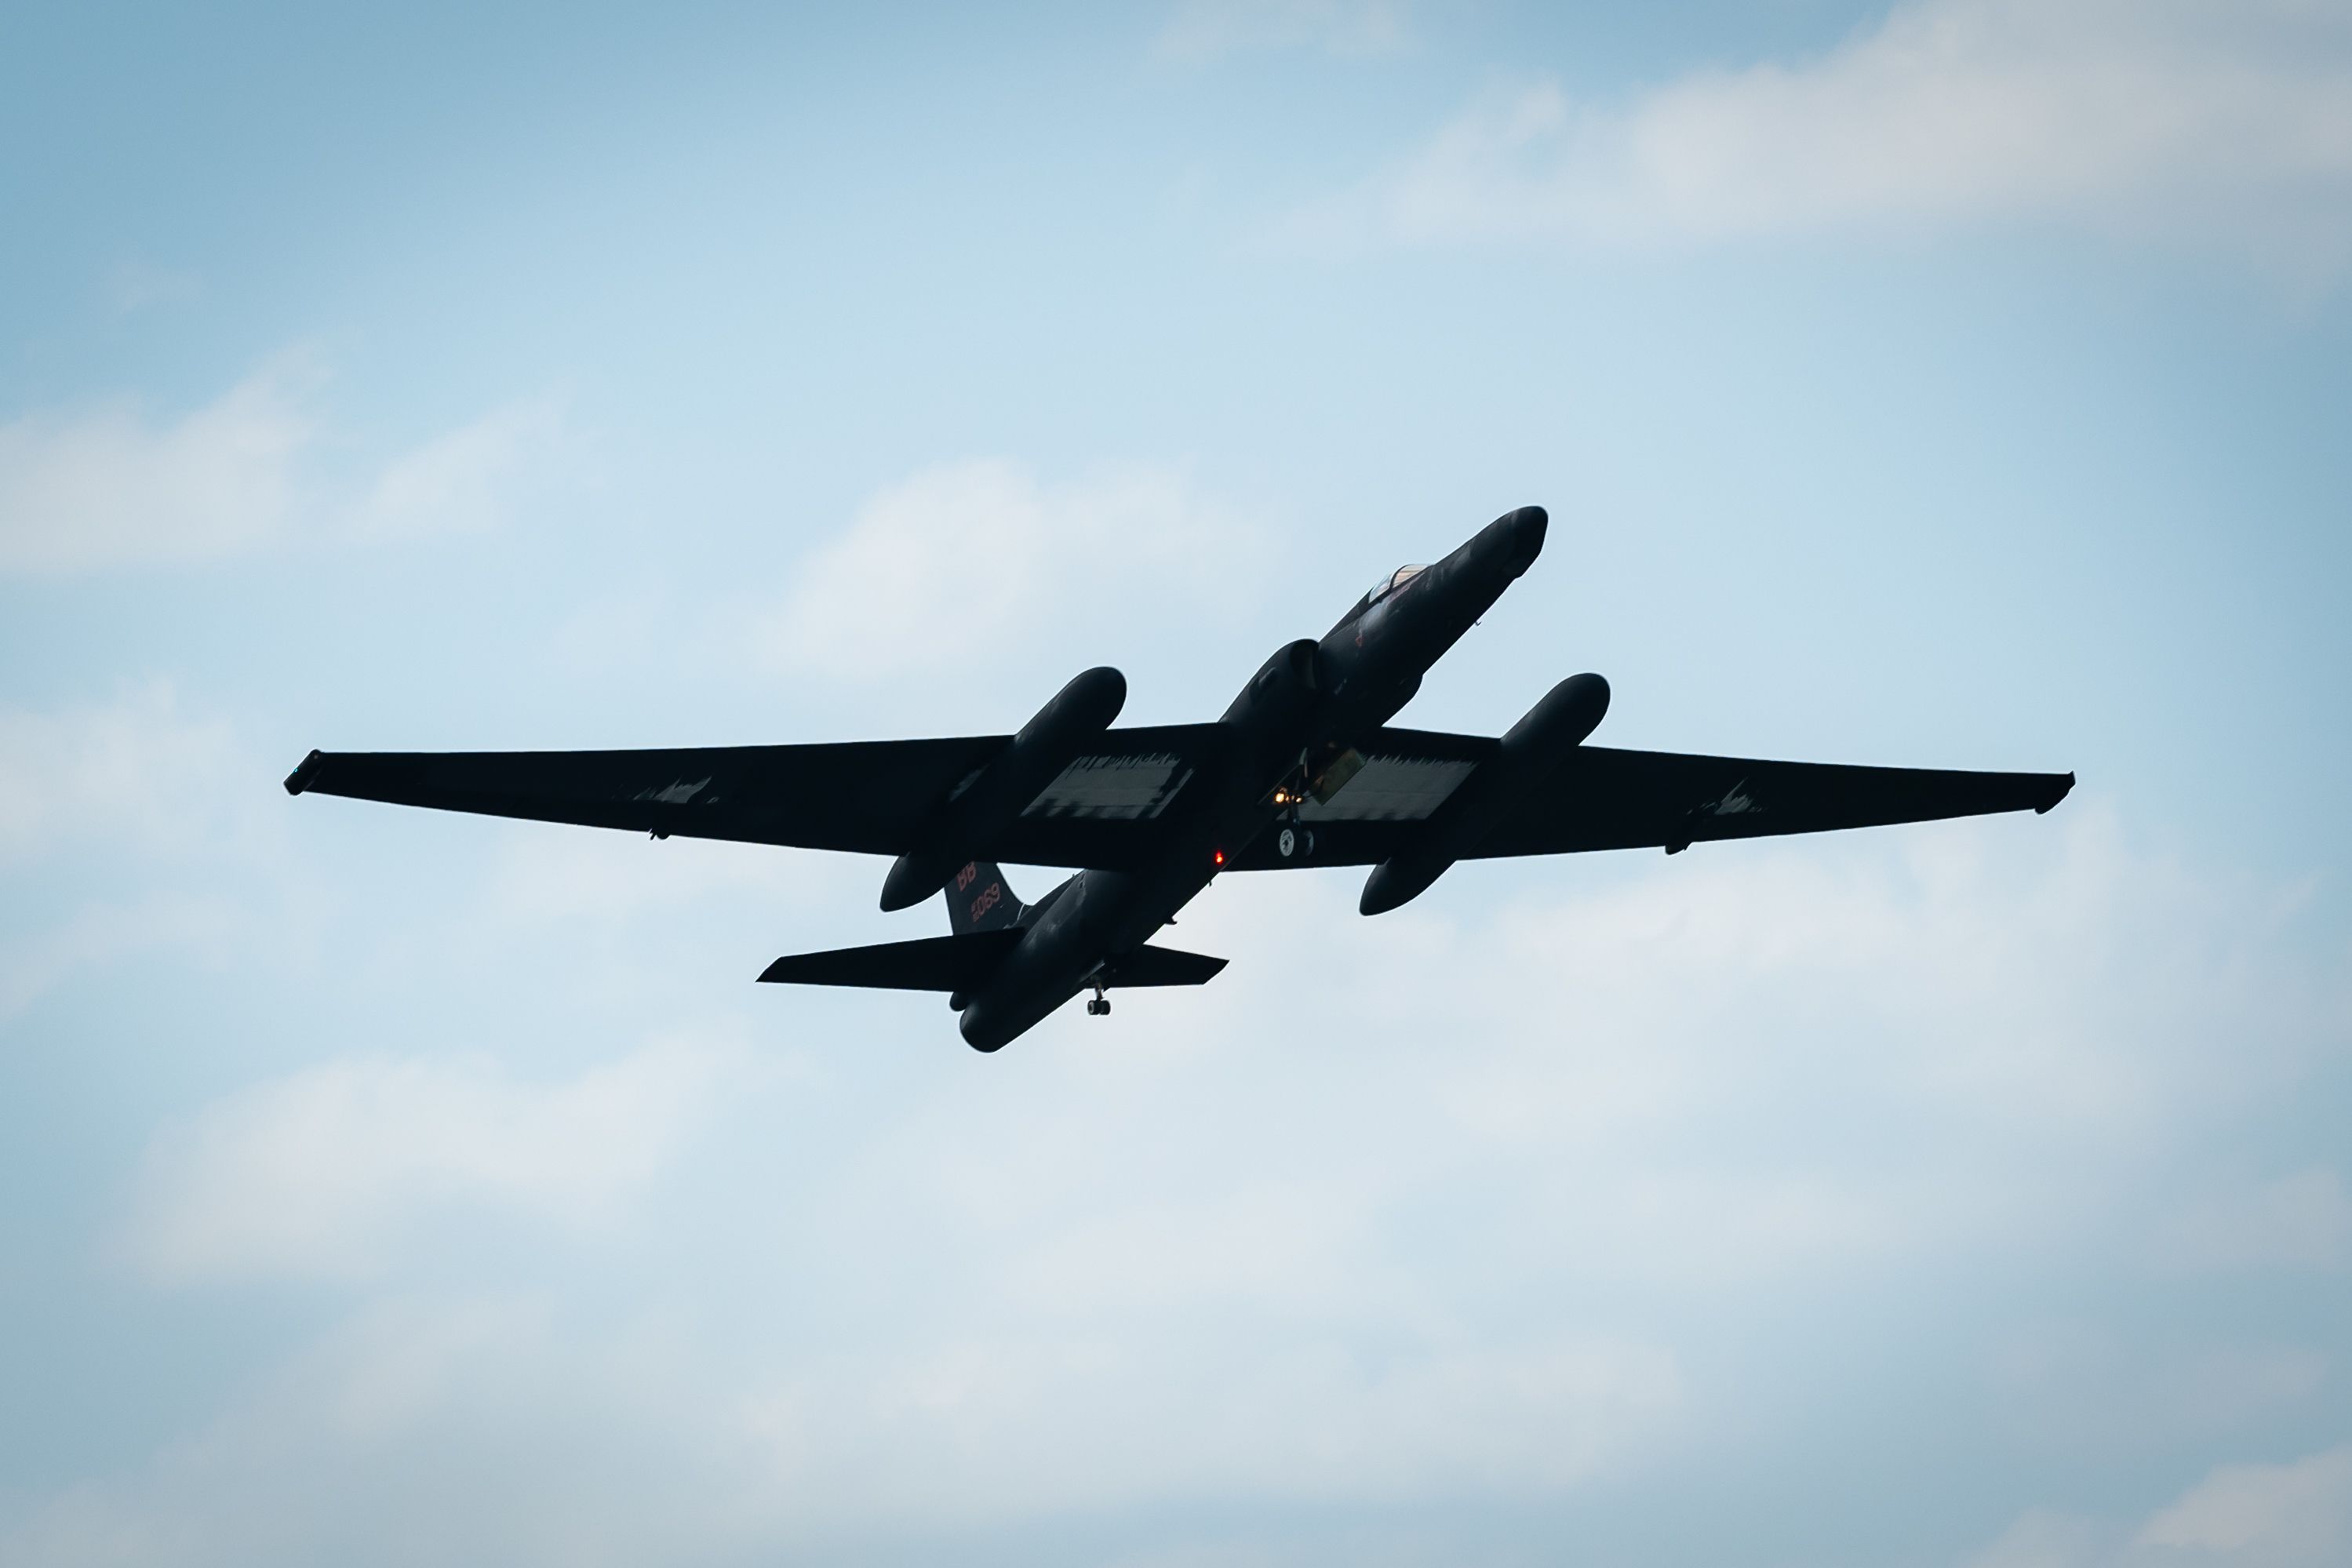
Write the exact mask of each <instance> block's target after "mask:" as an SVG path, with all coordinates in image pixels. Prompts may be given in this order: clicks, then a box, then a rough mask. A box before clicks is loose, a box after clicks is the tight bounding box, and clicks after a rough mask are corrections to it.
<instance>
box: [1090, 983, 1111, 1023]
mask: <svg viewBox="0 0 2352 1568" xmlns="http://www.w3.org/2000/svg"><path fill="white" fill-rule="evenodd" d="M1087 1017H1089V1018H1098V1019H1104V1018H1108V1017H1110V998H1108V997H1107V996H1105V995H1103V988H1101V987H1100V986H1097V987H1096V988H1095V994H1094V995H1093V996H1091V997H1089V998H1087Z"/></svg>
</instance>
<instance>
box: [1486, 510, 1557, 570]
mask: <svg viewBox="0 0 2352 1568" xmlns="http://www.w3.org/2000/svg"><path fill="white" fill-rule="evenodd" d="M1550 525H1551V517H1550V515H1549V513H1547V512H1546V511H1545V510H1544V509H1543V508H1542V507H1520V508H1519V509H1518V510H1517V511H1516V512H1505V513H1504V514H1503V515H1502V516H1501V517H1496V519H1495V520H1494V521H1493V522H1491V523H1489V524H1487V525H1486V530H1485V536H1486V539H1488V540H1490V541H1492V544H1491V545H1490V547H1489V548H1490V549H1492V552H1493V555H1494V557H1495V558H1496V559H1500V560H1501V561H1502V562H1503V563H1504V564H1505V565H1506V566H1507V568H1508V569H1509V570H1510V573H1511V575H1512V576H1513V577H1517V575H1518V574H1519V573H1521V572H1523V571H1525V570H1528V567H1529V566H1531V565H1533V564H1534V563H1535V559H1536V557H1537V556H1538V554H1540V553H1541V552H1542V550H1543V546H1544V530H1545V529H1546V528H1549V527H1550Z"/></svg>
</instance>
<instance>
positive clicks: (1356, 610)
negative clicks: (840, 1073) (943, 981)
mask: <svg viewBox="0 0 2352 1568" xmlns="http://www.w3.org/2000/svg"><path fill="white" fill-rule="evenodd" d="M1545 528H1546V517H1545V514H1544V511H1543V508H1542V507H1521V508H1519V509H1518V510H1517V511H1515V512H1511V513H1508V514H1507V515H1506V516H1504V517H1497V518H1496V520H1495V521H1494V522H1492V523H1489V524H1488V525H1487V526H1486V527H1485V528H1481V529H1480V530H1479V531H1478V532H1477V533H1475V534H1474V535H1473V536H1471V538H1469V539H1468V540H1466V541H1465V542H1464V543H1463V544H1462V545H1461V546H1460V548H1458V549H1455V550H1454V552H1453V553H1452V554H1450V555H1448V556H1446V557H1445V558H1444V559H1443V560H1440V561H1437V562H1435V563H1434V564H1433V565H1430V566H1427V567H1423V568H1422V569H1420V570H1417V571H1411V569H1407V570H1408V571H1411V575H1410V576H1407V575H1404V574H1403V573H1400V574H1399V579H1397V580H1391V582H1390V583H1389V584H1388V585H1386V587H1385V591H1376V592H1375V593H1370V594H1367V595H1366V596H1365V597H1364V598H1363V599H1362V600H1360V601H1358V602H1357V604H1356V605H1355V606H1354V607H1353V608H1352V609H1351V610H1350V611H1349V612H1348V614H1347V615H1346V616H1344V617H1342V618H1341V620H1340V621H1339V624H1338V625H1336V626H1334V627H1332V629H1331V630H1330V631H1329V632H1326V633H1325V634H1324V636H1323V638H1322V639H1321V640H1320V641H1319V642H1316V641H1310V640H1307V639H1301V640H1299V641H1298V642H1296V643H1288V644H1286V645H1285V646H1284V647H1282V648H1280V649H1277V650H1276V653H1274V655H1273V657H1271V658H1269V659H1268V660H1266V662H1265V664H1264V665H1262V666H1261V667H1260V668H1259V670H1258V672H1257V674H1255V675H1253V676H1251V677H1250V680H1249V683H1248V685H1244V687H1243V688H1242V690H1241V693H1240V695H1237V696H1235V697H1234V701H1233V704H1232V706H1229V707H1228V708H1227V709H1226V710H1225V712H1224V716H1223V717H1222V718H1221V719H1220V720H1219V721H1218V727H1219V731H1220V739H1221V742H1222V745H1221V747H1220V755H1219V757H1218V758H1217V761H1216V763H1215V764H1214V765H1213V767H1211V768H1203V769H1202V770H1201V772H1200V773H1199V774H1196V776H1195V777H1194V778H1193V779H1192V780H1191V781H1190V782H1189V783H1188V784H1187V786H1186V787H1185V789H1184V798H1183V799H1182V800H1180V802H1178V804H1177V805H1176V807H1175V808H1174V810H1175V812H1176V813H1177V815H1176V820H1175V821H1173V822H1172V823H1171V828H1172V831H1171V833H1170V834H1169V837H1168V841H1167V843H1166V845H1165V847H1164V848H1163V849H1161V850H1160V852H1159V853H1158V854H1157V855H1156V856H1155V857H1154V858H1153V859H1152V860H1151V861H1150V862H1148V863H1147V864H1146V865H1145V866H1143V867H1142V868H1140V869H1138V870H1133V871H1107V870H1091V871H1083V872H1080V873H1077V874H1076V875H1075V876H1073V877H1071V878H1070V879H1069V880H1068V881H1067V882H1066V883H1063V884H1062V885H1061V886H1060V887H1059V888H1057V889H1055V891H1054V892H1053V893H1052V894H1048V895H1047V896H1046V897H1045V898H1044V899H1041V900H1040V901H1039V913H1038V914H1037V915H1036V917H1035V918H1034V920H1033V921H1032V922H1031V923H1030V924H1029V925H1027V926H1026V927H1025V928H1024V931H1023V935H1022V937H1021V941H1020V943H1019V945H1018V946H1016V947H1014V949H1013V952H1012V954H1011V956H1008V957H1007V958H1006V959H1005V961H1004V963H1003V966H1002V967H999V968H998V969H997V970H996V972H995V973H994V974H993V975H992V976H991V977H990V978H989V980H988V983H987V984H986V985H985V986H984V987H983V988H982V989H981V990H980V991H979V992H978V993H977V994H976V995H974V996H972V997H971V998H968V999H967V1000H966V1005H965V1006H964V1007H963V1009H962V1016H961V1019H960V1024H959V1027H960V1028H961V1031H962V1034H963V1038H964V1040H966V1041H967V1042H968V1043H969V1044H971V1046H973V1047H974V1048H976V1049H978V1050H981V1051H994V1050H996V1049H997V1048H998V1047H1000V1046H1003V1045H1004V1044H1005V1043H1006V1042H1008V1041H1009V1040H1013V1038H1014V1037H1015V1036H1017V1035H1019V1034H1021V1033H1022V1032H1023V1031H1024V1030H1028V1029H1030V1028H1031V1027H1033V1026H1034V1025H1035V1024H1036V1023H1037V1022H1039V1021H1040V1020H1041V1019H1044V1018H1045V1016H1046V1015H1047V1014H1049V1013H1051V1012H1053V1011H1054V1010H1055V1009H1057V1008H1059V1007H1060V1006H1061V1005H1062V1004H1063V1003H1065V1002H1066V1001H1068V1000H1069V999H1070V998H1072V997H1074V996H1076V995H1077V993H1078V992H1080V991H1082V990H1086V989H1089V988H1092V986H1093V985H1094V983H1095V981H1096V978H1097V976H1098V975H1099V974H1100V973H1101V972H1102V971H1103V970H1104V969H1105V967H1106V966H1108V965H1111V964H1114V963H1115V962H1116V961H1117V960H1118V957H1119V956H1121V955H1124V954H1127V953H1130V952H1133V951H1134V950H1135V949H1136V948H1138V947H1139V946H1142V945H1143V944H1144V943H1146V942H1148V941H1150V939H1151V936H1153V934H1154V933H1156V932H1157V931H1159V930H1160V927H1161V926H1163V925H1167V924H1168V923H1169V921H1170V920H1171V919H1173V918H1174V917H1175V915H1176V914H1177V912H1178V911H1180V910H1181V909H1182V908H1183V907H1184V905H1185V904H1189V903H1191V902H1192V899H1193V897H1194V896H1195V895H1197V894H1199V893H1200V892H1201V890H1202V888H1204V887H1206V886H1208V884H1209V883H1210V882H1211V881H1212V880H1213V878H1214V877H1215V876H1216V874H1217V873H1218V872H1219V871H1220V870H1222V869H1223V866H1224V864H1225V862H1227V861H1228V860H1230V859H1232V858H1233V857H1234V856H1236V855H1238V854H1239V853H1240V852H1242V851H1243V850H1244V849H1245V848H1247V847H1248V846H1249V845H1250V844H1251V843H1252V842H1253V841H1255V839H1256V838H1257V837H1258V836H1259V835H1260V834H1261V833H1265V832H1268V831H1279V830H1278V826H1277V825H1278V824H1281V823H1283V822H1284V821H1285V820H1286V819H1287V818H1289V817H1290V816H1292V814H1293V813H1294V812H1295V810H1296V807H1297V802H1298V800H1300V799H1301V797H1302V796H1305V795H1308V794H1312V793H1315V792H1316V791H1317V789H1318V784H1320V783H1322V782H1323V781H1324V780H1326V779H1328V778H1331V777H1333V776H1334V773H1333V770H1335V769H1344V768H1346V766H1347V759H1348V758H1349V757H1350V756H1351V755H1352V754H1353V749H1352V748H1353V747H1354V746H1355V745H1356V743H1357V742H1358V741H1359V740H1360V739H1363V738H1364V737H1369V736H1370V735H1371V734H1372V733H1373V732H1374V731H1376V730H1378V729H1379V728H1380V727H1381V726H1382V725H1383V724H1385V723H1387V722H1388V720H1389V719H1390V718H1391V717H1392V716H1394V715H1395V714H1396V712H1397V710H1398V709H1400V708H1402V707H1403V706H1404V705H1405V704H1406V703H1408V702H1410V701H1411V700H1412V695H1413V694H1414V693H1415V692H1416V691H1418V690H1419V689H1420V687H1421V681H1422V677H1423V675H1424V674H1427V673H1428V671H1429V669H1430V667H1431V666H1432V665H1433V664H1436V663H1437V661H1438V660H1439V659H1440V658H1441V657H1443V656H1444V653H1445V652H1446V650H1448V649H1449V648H1451V647H1453V646H1454V643H1456V642H1458V641H1460V639H1461V637H1462V634H1463V633H1464V632H1466V631H1468V630H1469V629H1470V627H1471V625H1472V623H1473V622H1475V621H1476V620H1477V619H1478V617H1480V616H1481V615H1483V614H1485V613H1486V611H1487V610H1488V609H1489V608H1490V607H1491V606H1492V605H1493V604H1494V603H1495V601H1496V600H1497V599H1499V598H1501V597H1502V594H1503V591H1504V590H1505V589H1507V588H1508V587H1509V586H1510V585H1511V583H1512V582H1513V581H1515V580H1517V578H1518V577H1519V575H1520V574H1521V573H1523V572H1525V571H1526V570H1528V567H1529V566H1530V565H1532V564H1533V563H1534V561H1535V559H1536V557H1537V555H1538V553H1540V552H1541V550H1542V549H1543V541H1544V531H1545ZM1341 781H1344V778H1342V779H1341Z"/></svg>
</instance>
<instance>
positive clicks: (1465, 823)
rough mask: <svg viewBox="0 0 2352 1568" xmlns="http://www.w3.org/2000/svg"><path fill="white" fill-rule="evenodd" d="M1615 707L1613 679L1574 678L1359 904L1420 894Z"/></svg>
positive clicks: (1379, 874)
mask: <svg viewBox="0 0 2352 1568" xmlns="http://www.w3.org/2000/svg"><path fill="white" fill-rule="evenodd" d="M1608 711H1609V683H1608V682H1607V681H1604V680H1602V679H1601V677H1600V676H1599V675H1570V676H1569V677H1568V679H1566V680H1564V681H1562V682H1560V683H1559V685H1556V686H1554V687H1552V689H1551V690H1550V691H1549V692H1546V693H1545V694H1544V697H1543V700H1542V701H1541V702H1539V703H1538V704H1536V706H1533V707H1531V708H1529V709H1528V712H1527V716H1526V717H1524V718H1522V719H1520V720H1519V722H1518V723H1517V724H1515V725H1513V726H1511V727H1510V730H1509V732H1508V733H1507V734H1506V735H1505V736H1504V737H1503V739H1502V743H1501V745H1499V746H1498V747H1496V751H1495V755H1494V756H1492V757H1490V758H1487V759H1486V761H1485V762H1482V763H1480V764H1479V765H1478V767H1477V768H1476V769H1475V771H1474V772H1472V774H1471V775H1470V777H1469V778H1467V779H1464V780H1463V781H1462V783H1461V784H1460V786H1459V787H1457V788H1456V789H1454V793H1453V794H1451V795H1448V796H1447V797H1446V798H1445V802H1444V804H1443V805H1441V806H1439V807H1438V808H1437V810H1436V811H1435V812H1434V813H1433V815H1432V816H1431V817H1430V819H1429V820H1428V821H1425V822H1423V824H1422V825H1421V827H1420V829H1419V831H1416V832H1415V833H1414V834H1413V835H1412V837H1411V838H1410V839H1408V840H1407V841H1405V843H1404V845H1403V847H1402V848H1401V849H1399V850H1398V851H1397V852H1396V853H1395V854H1393V855H1391V856H1390V857H1389V858H1388V859H1387V860H1384V861H1382V862H1381V863H1380V864H1379V865H1377V866H1374V867H1373V868H1372V874H1371V875H1370V876H1369V877H1367V878H1366V879H1365V881H1364V895H1363V897H1362V898H1361V899H1360V900H1359V901H1358V903H1357V905H1356V907H1357V908H1358V909H1360V910H1361V911H1362V912H1363V913H1364V914H1366V915H1381V914H1385V913H1386V912H1387V911H1389V910H1391V909H1394V908H1395V907H1397V905H1399V904H1404V903H1408V902H1410V901H1411V900H1412V899H1415V898H1418V897H1419V896H1421V894H1423V893H1424V892H1426V891H1427V890H1428V887H1429V884H1430V883H1433V882H1435V881H1436V880H1437V879H1438V878H1439V877H1441V876H1444V874H1445V870H1446V868H1447V867H1448V866H1450V865H1452V864H1453V863H1454V862H1455V861H1458V860H1460V859H1461V858H1462V857H1463V856H1464V855H1466V854H1468V853H1469V852H1471V851H1472V850H1474V849H1475V848H1476V847H1477V845H1478V841H1479V840H1481V839H1483V838H1485V837H1486V835H1487V833H1488V832H1489V831H1492V830H1493V829H1494V826H1495V824H1496V822H1499V821H1502V820H1503V819H1504V818H1505V817H1507V816H1508V815H1510V813H1511V812H1513V811H1514V810H1517V809H1518V807H1519V806H1520V805H1521V804H1522V803H1523V802H1524V801H1525V800H1527V798H1528V795H1530V794H1531V793H1533V792H1534V790H1535V789H1537V788H1538V786H1539V785H1541V784H1542V783H1543V781H1544V780H1545V779H1549V777H1550V776H1551V775H1552V773H1553V772H1554V771H1555V770H1556V769H1558V768H1559V766H1560V764H1562V763H1564V762H1566V761H1567V760H1568V759H1569V758H1570V757H1571V756H1573V755H1575V752H1576V748H1577V747H1580V746H1581V745H1583V744H1584V737H1586V736H1588V735H1591V733H1592V732H1593V730H1594V728H1596V727H1598V726H1599V725H1600V723H1601V716H1602V715H1604V714H1606V713H1607V712H1608Z"/></svg>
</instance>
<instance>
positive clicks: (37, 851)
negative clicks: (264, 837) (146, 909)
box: [0, 683, 268, 864]
mask: <svg viewBox="0 0 2352 1568" xmlns="http://www.w3.org/2000/svg"><path fill="white" fill-rule="evenodd" d="M267 780H268V775H267V774H266V773H262V772H258V771H257V770H255V767H254V765H253V764H252V763H251V762H250V761H249V760H248V759H247V758H246V756H245V755H244V753H243V751H242V749H241V748H240V747H239V746H238V745H237V742H236V736H235V734H234V731H233V730H232V728H231V727H230V726H229V725H228V724H227V722H226V721H225V720H223V719H220V718H217V717H213V716H197V715H193V714H191V713H189V712H188V711H187V710H186V708H185V707H184V705H183V704H182V703H181V702H180V700H179V697H178V695H177V694H176V693H175V692H174V690H173V688H172V687H171V686H170V685H166V684H163V683H151V684H149V685H144V686H141V687H137V688H134V689H132V690H130V691H127V692H125V693H124V694H122V695H120V696H118V697H116V698H114V699H112V700H110V701H108V702H104V703H90V704H82V705H79V706H71V707H66V708H61V709H57V710H53V711H48V712H42V711H38V710H33V709H26V708H10V709H0V864H7V863H10V862H26V861H31V860H36V859H42V858H47V857H50V856H54V855H56V854H58V853H59V852H66V851H84V850H88V849H89V848H91V847H97V848H100V849H107V848H112V849H127V850H130V851H131V852H140V853H147V854H153V853H159V852H161V853H173V854H176V853H185V852H190V851H193V850H195V849H198V848H202V847H205V846H206V845H210V846H212V847H216V848H217V847H226V845H227V844H228V843H230V842H232V841H242V840H243V839H244V837H245V836H246V833H247V830H248V828H249V827H250V825H251V821H250V819H251V817H252V816H253V814H254V812H253V808H251V807H248V806H247V805H246V804H245V803H242V802H239V801H237V800H236V794H237V792H238V791H239V790H240V789H245V788H247V787H251V788H253V789H255V790H256V791H258V789H259V786H260V785H261V784H263V783H265V782H266V781H267ZM263 799H264V797H261V796H260V795H259V794H258V793H256V795H255V797H254V800H255V801H257V802H258V801H260V800H263Z"/></svg>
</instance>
